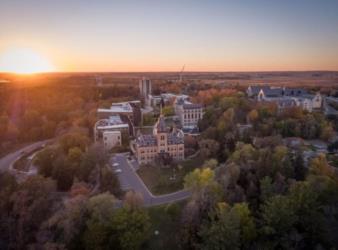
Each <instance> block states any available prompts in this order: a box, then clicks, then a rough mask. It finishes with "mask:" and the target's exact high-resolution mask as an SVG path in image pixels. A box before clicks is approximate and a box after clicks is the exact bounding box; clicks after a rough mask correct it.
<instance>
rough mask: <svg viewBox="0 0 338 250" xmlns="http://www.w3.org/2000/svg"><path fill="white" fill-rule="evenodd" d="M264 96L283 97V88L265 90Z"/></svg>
mask: <svg viewBox="0 0 338 250" xmlns="http://www.w3.org/2000/svg"><path fill="white" fill-rule="evenodd" d="M263 92H264V95H265V96H266V97H278V96H282V95H283V89H282V88H270V87H269V88H266V89H263Z"/></svg>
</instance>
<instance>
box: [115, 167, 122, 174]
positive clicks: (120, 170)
mask: <svg viewBox="0 0 338 250" xmlns="http://www.w3.org/2000/svg"><path fill="white" fill-rule="evenodd" d="M114 172H115V173H117V174H118V173H122V169H120V168H118V169H115V170H114Z"/></svg>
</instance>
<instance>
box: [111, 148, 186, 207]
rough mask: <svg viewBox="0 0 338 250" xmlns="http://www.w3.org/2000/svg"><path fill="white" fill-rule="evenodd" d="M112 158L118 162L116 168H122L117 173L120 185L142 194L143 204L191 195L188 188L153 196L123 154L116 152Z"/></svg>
mask: <svg viewBox="0 0 338 250" xmlns="http://www.w3.org/2000/svg"><path fill="white" fill-rule="evenodd" d="M112 160H113V162H117V163H118V164H119V167H118V168H120V169H121V170H122V172H121V173H118V177H119V180H120V183H121V186H122V187H124V189H133V190H134V191H136V192H139V193H141V194H142V195H143V200H144V204H145V206H155V205H161V204H166V203H171V202H176V201H180V200H185V199H187V198H189V197H190V196H191V191H189V190H180V191H177V192H175V193H170V194H164V195H156V196H155V195H153V194H152V193H151V192H150V191H149V189H148V188H147V186H146V185H145V184H144V182H143V181H142V179H141V178H140V177H139V175H138V174H137V173H136V170H135V169H134V167H133V166H131V165H130V163H129V162H128V160H127V157H126V155H125V154H123V153H121V154H116V155H115V156H114V157H113V158H112Z"/></svg>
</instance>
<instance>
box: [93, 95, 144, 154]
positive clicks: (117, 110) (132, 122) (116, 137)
mask: <svg viewBox="0 0 338 250" xmlns="http://www.w3.org/2000/svg"><path fill="white" fill-rule="evenodd" d="M97 115H98V118H99V120H98V121H97V122H96V123H95V125H94V139H95V141H96V142H98V141H101V142H103V144H104V146H105V147H106V149H107V150H110V149H111V148H112V147H115V146H119V145H121V144H123V142H127V141H128V140H129V136H133V135H134V127H135V126H138V125H139V124H140V123H141V119H142V114H141V102H140V101H130V102H120V103H113V104H112V105H111V107H110V108H109V109H103V108H99V109H98V110H97Z"/></svg>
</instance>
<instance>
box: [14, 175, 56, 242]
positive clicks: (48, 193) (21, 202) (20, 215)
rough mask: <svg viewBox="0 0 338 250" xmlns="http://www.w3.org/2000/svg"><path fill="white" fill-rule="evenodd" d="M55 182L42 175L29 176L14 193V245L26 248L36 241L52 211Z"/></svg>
mask: <svg viewBox="0 0 338 250" xmlns="http://www.w3.org/2000/svg"><path fill="white" fill-rule="evenodd" d="M55 191H56V185H55V182H54V181H52V180H51V179H46V178H43V177H42V176H32V177H28V179H27V180H26V181H24V182H23V183H21V184H20V185H19V187H18V190H17V191H16V192H15V193H13V195H12V197H11V200H12V211H11V216H13V218H14V222H13V225H12V226H13V230H14V231H13V235H12V237H13V238H12V244H13V245H12V246H13V248H15V249H24V248H26V247H27V245H28V244H30V243H32V242H34V241H35V232H37V230H38V229H39V227H40V225H41V223H42V222H43V221H45V220H46V219H47V218H48V217H49V216H50V215H51V212H52V208H53V203H54V202H55V198H54V196H53V193H54V192H55Z"/></svg>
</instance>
